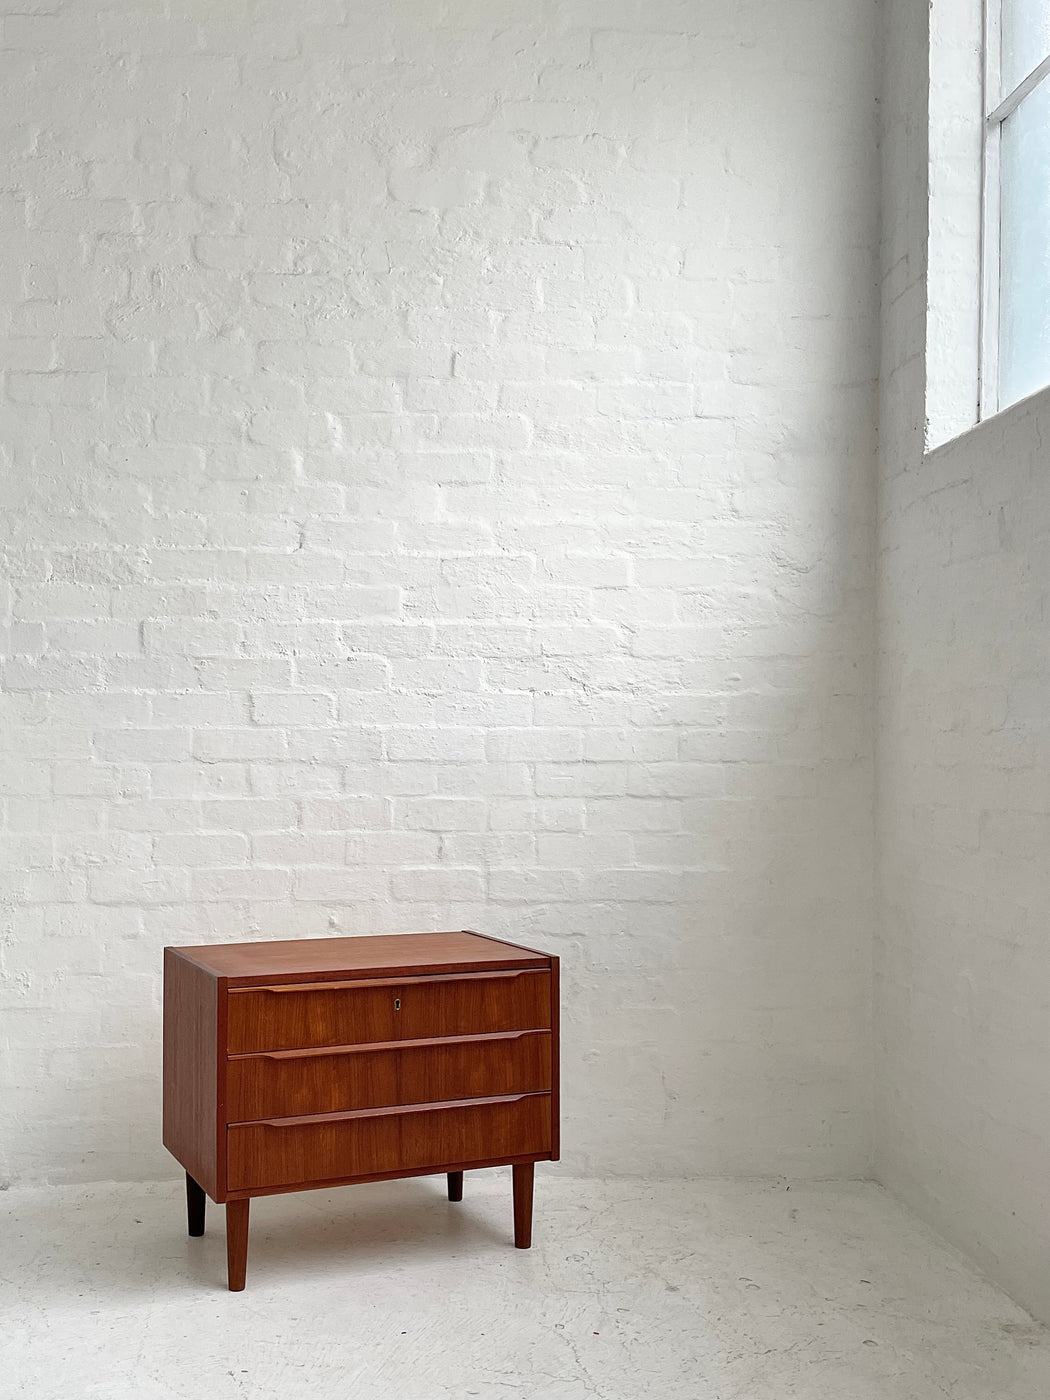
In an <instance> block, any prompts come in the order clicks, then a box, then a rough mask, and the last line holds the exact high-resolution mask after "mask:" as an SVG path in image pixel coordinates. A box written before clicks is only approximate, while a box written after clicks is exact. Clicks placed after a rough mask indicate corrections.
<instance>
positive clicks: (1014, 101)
mask: <svg viewBox="0 0 1050 1400" xmlns="http://www.w3.org/2000/svg"><path fill="white" fill-rule="evenodd" d="M989 3H992V0H989ZM1047 77H1050V54H1047V56H1046V58H1044V59H1043V61H1042V63H1040V64H1038V65H1037V66H1036V67H1035V68H1033V69H1032V71H1031V72H1030V73H1029V75H1028V77H1027V78H1024V79H1023V80H1022V81H1021V82H1019V83H1018V84H1017V86H1016V87H1015V88H1014V90H1013V92H1009V93H1007V95H1006V96H1005V97H1004V98H1003V100H1002V101H1001V102H1000V103H999V105H998V106H997V107H996V108H995V109H994V111H992V112H989V114H988V125H989V126H1001V125H1002V123H1003V122H1004V121H1006V119H1007V117H1008V116H1009V115H1010V114H1011V112H1016V111H1017V109H1018V107H1020V105H1021V103H1022V102H1023V101H1024V100H1025V98H1026V97H1027V96H1028V94H1029V93H1030V92H1034V91H1035V89H1036V88H1037V87H1038V86H1039V84H1040V83H1041V82H1044V81H1045V79H1046V78H1047ZM993 91H994V89H993ZM986 110H987V107H986Z"/></svg>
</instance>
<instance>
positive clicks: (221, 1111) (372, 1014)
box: [164, 932, 558, 1291]
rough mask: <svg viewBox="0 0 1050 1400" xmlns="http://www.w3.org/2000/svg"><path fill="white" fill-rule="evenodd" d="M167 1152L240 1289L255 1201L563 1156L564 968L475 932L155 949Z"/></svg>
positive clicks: (518, 1197)
mask: <svg viewBox="0 0 1050 1400" xmlns="http://www.w3.org/2000/svg"><path fill="white" fill-rule="evenodd" d="M164 1145H165V1147H167V1149H168V1151H169V1152H171V1153H172V1155H173V1156H174V1157H176V1158H177V1159H178V1161H179V1162H180V1163H181V1164H182V1166H183V1167H184V1168H185V1170H186V1201H187V1211H188V1217H189V1232H190V1234H191V1235H202V1234H203V1233H204V1203H205V1193H207V1195H209V1196H210V1197H211V1198H212V1200H213V1201H215V1202H216V1203H218V1204H223V1203H224V1204H225V1206H226V1253H227V1263H228V1269H229V1286H230V1288H231V1290H233V1291H237V1290H239V1289H242V1288H243V1287H244V1276H245V1267H246V1263H247V1256H248V1206H249V1202H250V1200H251V1198H252V1196H269V1195H274V1194H277V1193H279V1192H283V1191H305V1190H308V1189H309V1188H311V1187H318V1186H341V1185H347V1184H350V1183H352V1182H360V1181H380V1180H383V1179H385V1178H388V1177H400V1176H423V1175H427V1174H430V1173H437V1172H445V1173H447V1174H448V1195H449V1199H450V1200H453V1201H458V1200H461V1199H462V1194H463V1173H464V1172H465V1171H469V1170H471V1169H472V1168H476V1167H491V1166H498V1165H503V1164H507V1163H510V1164H512V1165H513V1168H514V1243H515V1244H516V1245H517V1246H518V1248H519V1249H528V1247H529V1245H530V1244H531V1241H532V1181H533V1168H534V1165H535V1163H536V1162H541V1161H549V1160H556V1159H557V1157H558V959H557V958H553V957H549V956H548V955H547V954H546V953H538V952H535V951H534V950H532V949H529V948H519V947H516V946H515V945H514V944H512V943H501V942H498V941H497V940H496V939H493V938H486V937H485V936H484V935H483V934H479V933H470V932H460V933H419V934H400V935H393V936H380V937H375V938H318V939H299V940H294V941H291V942H277V943H226V944H216V945H214V946H203V947H195V948H165V950H164Z"/></svg>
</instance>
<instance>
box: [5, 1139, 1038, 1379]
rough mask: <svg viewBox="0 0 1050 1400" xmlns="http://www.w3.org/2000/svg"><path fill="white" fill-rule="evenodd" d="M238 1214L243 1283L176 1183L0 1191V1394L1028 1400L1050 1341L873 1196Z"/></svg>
mask: <svg viewBox="0 0 1050 1400" xmlns="http://www.w3.org/2000/svg"><path fill="white" fill-rule="evenodd" d="M536 1185H537V1191H536V1208H537V1213H536V1231H535V1244H534V1246H533V1248H532V1250H531V1251H529V1252H523V1251H516V1250H515V1249H513V1247H512V1246H511V1243H510V1238H509V1230H510V1219H511V1217H510V1181H509V1174H508V1173H506V1172H503V1171H499V1172H481V1173H477V1174H475V1175H474V1176H470V1175H468V1176H467V1178H466V1192H465V1196H464V1200H463V1203H462V1204H461V1205H450V1204H449V1203H448V1202H447V1201H446V1200H445V1199H444V1179H443V1178H440V1179H439V1178H421V1179H417V1180H415V1181H403V1182H389V1183H383V1184H379V1185H374V1186H359V1187H354V1188H346V1189H344V1190H342V1191H333V1192H319V1191H318V1192H308V1193H304V1194H302V1195H299V1196H278V1197H273V1198H271V1199H269V1200H263V1201H259V1202H256V1203H254V1204H253V1207H252V1214H253V1221H252V1224H253V1230H252V1236H251V1247H250V1250H249V1257H248V1288H247V1291H246V1292H244V1293H241V1294H231V1293H227V1292H226V1291H225V1233H224V1225H223V1219H222V1212H221V1211H220V1210H218V1209H216V1208H215V1207H214V1206H212V1205H211V1204H210V1203H209V1206H208V1233H207V1234H206V1235H205V1237H204V1239H197V1240H191V1239H189V1238H187V1236H186V1234H185V1230H184V1216H183V1193H182V1184H181V1182H170V1183H168V1182H165V1183H161V1184H158V1185H153V1186H141V1185H131V1186H111V1185H105V1186H91V1187H62V1188H52V1189H40V1190H33V1191H17V1190H12V1191H10V1192H9V1193H6V1194H4V1195H3V1196H0V1220H2V1225H0V1230H2V1232H3V1233H2V1239H3V1248H2V1251H0V1280H2V1282H0V1338H2V1343H0V1395H2V1396H4V1397H5V1400H6V1397H8V1396H19V1397H23V1396H25V1397H32V1400H50V1397H56V1400H58V1397H61V1400H84V1397H105V1400H123V1397H125V1396H127V1397H132V1396H133V1397H135V1400H154V1398H155V1400H162V1398H163V1400H173V1397H180V1400H181V1397H186V1400H227V1398H228V1397H229V1400H233V1398H234V1397H236V1398H237V1400H270V1397H280V1400H300V1397H302V1400H328V1398H329V1397H332V1400H336V1397H338V1400H379V1397H383V1400H446V1397H447V1400H453V1397H454V1398H455V1400H467V1397H481V1400H504V1398H505V1397H512V1396H521V1397H528V1398H529V1400H641V1397H650V1396H651V1397H659V1400H935V1397H945V1396H950V1397H951V1400H1046V1397H1048V1396H1050V1332H1048V1331H1046V1330H1044V1329H1043V1328H1041V1327H1039V1326H1038V1325H1036V1324H1035V1323H1034V1322H1032V1320H1031V1318H1030V1317H1028V1315H1027V1314H1026V1313H1024V1312H1022V1311H1021V1309H1020V1308H1018V1307H1017V1306H1015V1305H1014V1304H1013V1303H1011V1302H1010V1301H1009V1299H1008V1298H1006V1297H1005V1296H1004V1295H1003V1294H1002V1293H1000V1292H999V1291H998V1290H997V1289H995V1288H993V1287H992V1286H991V1285H990V1284H988V1283H987V1282H985V1281H984V1280H983V1279H982V1278H981V1277H980V1276H979V1275H978V1274H977V1273H976V1272H975V1271H974V1270H973V1269H972V1268H971V1267H970V1266H969V1265H968V1264H967V1263H966V1262H965V1260H963V1259H962V1258H961V1257H960V1256H959V1255H958V1254H956V1253H955V1252H954V1251H953V1250H951V1249H950V1248H948V1247H947V1246H946V1245H944V1244H943V1243H941V1242H940V1241H939V1240H938V1239H937V1238H936V1237H935V1236H933V1235H932V1234H931V1233H930V1232H929V1231H927V1230H926V1229H925V1228H924V1227H923V1226H922V1225H921V1224H919V1223H918V1222H917V1221H916V1220H915V1219H914V1218H913V1217H911V1216H910V1215H908V1214H907V1213H906V1212H905V1211H904V1210H902V1209H901V1208H900V1207H899V1206H898V1205H897V1204H896V1203H895V1202H894V1201H893V1200H892V1199H891V1198H890V1197H889V1196H887V1195H886V1194H885V1193H884V1192H882V1191H881V1190H879V1188H877V1187H875V1186H869V1185H863V1184H830V1185H827V1184H822V1185H802V1186H798V1185H795V1186H792V1187H791V1188H790V1189H789V1188H787V1187H786V1186H784V1185H776V1184H768V1183H738V1182H722V1181H718V1182H710V1181H701V1182H632V1181H613V1182H605V1183H601V1184H596V1183H593V1182H583V1181H578V1180H573V1179H570V1178H568V1177H566V1176H565V1175H563V1174H561V1173H560V1172H559V1170H558V1169H557V1168H553V1167H548V1168H546V1169H545V1168H544V1167H542V1166H541V1167H540V1168H539V1169H538V1170H537V1183H536Z"/></svg>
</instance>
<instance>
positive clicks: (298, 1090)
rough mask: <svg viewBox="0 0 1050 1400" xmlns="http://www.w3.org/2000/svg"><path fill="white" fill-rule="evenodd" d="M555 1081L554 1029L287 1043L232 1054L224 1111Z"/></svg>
mask: <svg viewBox="0 0 1050 1400" xmlns="http://www.w3.org/2000/svg"><path fill="white" fill-rule="evenodd" d="M550 1087H551V1033H550V1031H510V1032H506V1033H504V1034H502V1035H497V1036H491V1037H485V1038H478V1039H470V1040H452V1041H440V1040H430V1041H416V1042H413V1043H410V1044H399V1045H390V1046H386V1045H379V1046H376V1045H369V1046H365V1047H363V1048H361V1049H355V1050H342V1049H340V1050H320V1051H317V1050H282V1051H274V1052H271V1053H270V1054H262V1055H250V1056H246V1057H245V1058H243V1059H231V1060H230V1061H229V1064H228V1066H227V1071H226V1094H227V1100H226V1114H227V1118H228V1119H229V1121H230V1122H231V1123H239V1122H245V1121H247V1120H249V1119H252V1118H281V1117H285V1116H289V1115H294V1114H309V1113H339V1112H344V1111H348V1110H351V1109H363V1108H385V1107H387V1105H390V1104H409V1103H441V1102H443V1101H446V1100H449V1099H484V1098H493V1097H495V1096H497V1095H501V1094H532V1093H540V1092H542V1091H544V1090H548V1089H550Z"/></svg>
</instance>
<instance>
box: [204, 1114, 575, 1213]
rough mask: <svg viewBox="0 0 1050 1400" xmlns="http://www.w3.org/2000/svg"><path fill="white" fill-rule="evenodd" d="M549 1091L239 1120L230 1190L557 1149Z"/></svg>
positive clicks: (232, 1136) (232, 1138) (231, 1136)
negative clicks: (324, 1115) (301, 1116)
mask: <svg viewBox="0 0 1050 1400" xmlns="http://www.w3.org/2000/svg"><path fill="white" fill-rule="evenodd" d="M550 1143H551V1099H550V1095H549V1094H529V1095H526V1096H525V1097H522V1098H511V1099H488V1100H479V1101H477V1102H475V1103H468V1104H461V1103H457V1104H430V1105H427V1106H426V1107H425V1108H414V1109H399V1110H395V1111H391V1110H389V1109H387V1110H379V1111H378V1112H376V1113H360V1114H352V1115H346V1116H344V1117H340V1118H327V1119H316V1118H314V1119H295V1118H291V1119H284V1120H283V1121H282V1120H280V1119H277V1120H274V1121H272V1122H268V1123H237V1124H233V1125H231V1126H230V1128H229V1129H228V1133H227V1146H228V1156H227V1172H228V1186H227V1189H228V1190H230V1191H250V1190H254V1189H262V1188H265V1187H275V1186H294V1185H296V1184H298V1183H302V1184H303V1185H307V1184H309V1183H311V1182H321V1181H336V1180H339V1179H341V1178H343V1177H352V1176H375V1175H378V1174H380V1173H382V1172H411V1171H417V1170H420V1169H423V1168H427V1167H433V1168H434V1170H435V1171H441V1170H443V1169H445V1168H447V1167H452V1166H456V1165H458V1164H460V1163H467V1162H485V1161H499V1160H505V1159H507V1158H508V1157H523V1156H528V1155H530V1154H533V1153H535V1154H543V1153H547V1152H549V1151H550Z"/></svg>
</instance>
